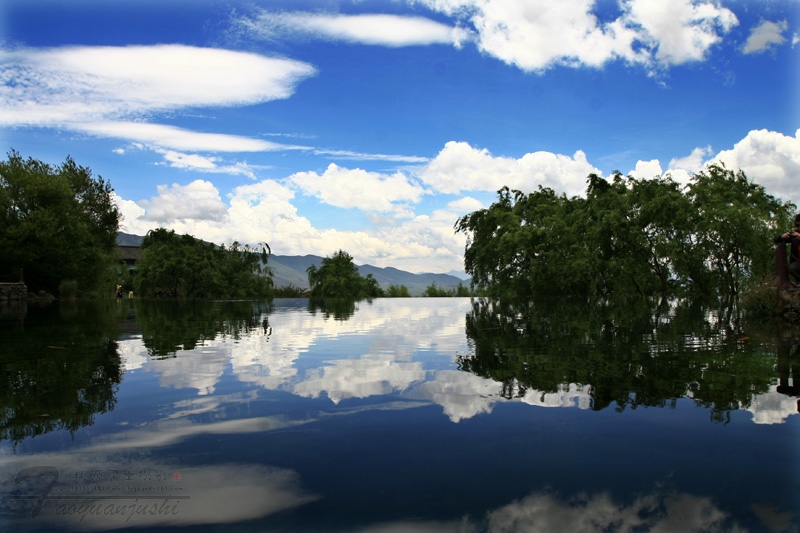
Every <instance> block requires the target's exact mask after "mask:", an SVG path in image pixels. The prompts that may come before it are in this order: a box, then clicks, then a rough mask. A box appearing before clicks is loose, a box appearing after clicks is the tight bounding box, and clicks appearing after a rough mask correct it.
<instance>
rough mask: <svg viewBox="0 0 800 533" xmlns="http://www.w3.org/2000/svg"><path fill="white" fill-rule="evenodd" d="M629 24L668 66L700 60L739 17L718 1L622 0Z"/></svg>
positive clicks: (659, 59)
mask: <svg viewBox="0 0 800 533" xmlns="http://www.w3.org/2000/svg"><path fill="white" fill-rule="evenodd" d="M622 5H623V8H624V9H625V11H626V15H625V17H624V18H625V20H626V25H627V26H628V27H631V28H636V29H637V30H638V31H639V39H640V40H641V41H642V42H643V43H644V44H645V45H646V46H647V47H648V48H649V50H650V53H652V54H654V57H655V59H656V61H657V62H658V63H659V64H661V65H665V66H670V65H680V64H682V63H686V62H690V61H700V60H702V59H703V58H704V56H705V54H706V52H707V51H708V50H709V49H710V48H711V47H712V46H713V45H715V44H717V43H719V42H720V40H721V39H722V37H721V34H724V33H727V32H729V31H730V30H731V29H732V28H733V27H734V26H736V25H737V24H738V23H739V21H738V20H737V18H736V15H734V14H733V12H732V11H730V10H729V9H726V8H724V7H721V6H720V5H719V4H718V3H716V2H704V1H697V0H670V1H669V2H663V1H662V0H631V1H629V2H623V3H622Z"/></svg>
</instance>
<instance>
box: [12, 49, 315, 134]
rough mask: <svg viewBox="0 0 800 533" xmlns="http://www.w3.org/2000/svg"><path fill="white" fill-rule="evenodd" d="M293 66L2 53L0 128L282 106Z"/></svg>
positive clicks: (302, 66)
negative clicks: (179, 111)
mask: <svg viewBox="0 0 800 533" xmlns="http://www.w3.org/2000/svg"><path fill="white" fill-rule="evenodd" d="M314 74H315V70H314V68H313V67H312V66H310V65H308V64H306V63H302V62H299V61H293V60H288V59H278V58H270V57H265V56H261V55H257V54H252V53H245V52H236V51H230V50H222V49H213V48H198V47H192V46H184V45H157V46H128V47H111V46H103V47H85V46H79V47H64V48H51V49H19V50H13V51H8V50H5V51H0V81H2V86H0V124H2V125H39V126H43V125H63V124H70V123H75V122H94V121H105V120H117V119H121V118H122V119H124V118H131V117H142V116H145V115H147V114H150V113H153V112H162V111H167V110H174V109H180V108H186V107H194V106H234V105H236V106H240V105H247V104H256V103H261V102H267V101H270V100H275V99H282V98H288V97H289V96H291V95H292V93H293V92H294V87H295V85H296V84H297V83H298V82H299V81H301V80H302V79H304V78H307V77H309V76H312V75H314Z"/></svg>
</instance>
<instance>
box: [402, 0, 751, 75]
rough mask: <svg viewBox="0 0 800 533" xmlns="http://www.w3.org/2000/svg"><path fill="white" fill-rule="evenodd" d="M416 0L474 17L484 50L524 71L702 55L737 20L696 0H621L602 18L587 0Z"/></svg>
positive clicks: (675, 61) (468, 19)
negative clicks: (616, 12) (616, 11)
mask: <svg viewBox="0 0 800 533" xmlns="http://www.w3.org/2000/svg"><path fill="white" fill-rule="evenodd" d="M417 3H421V4H424V5H426V6H427V7H428V8H430V9H432V10H434V11H438V12H441V13H445V14H447V15H449V16H453V17H455V18H457V19H458V20H459V21H460V22H462V23H463V24H471V25H472V26H473V27H474V29H475V32H476V38H475V40H476V42H477V45H478V47H479V48H480V50H481V51H483V52H484V53H486V54H488V55H490V56H493V57H496V58H498V59H500V60H502V61H504V62H506V63H508V64H510V65H515V66H517V67H518V68H520V69H522V70H526V71H542V70H545V69H547V68H550V67H552V66H554V65H567V66H590V67H600V66H602V65H603V64H605V63H606V62H608V61H612V60H616V59H620V60H623V61H626V62H629V63H633V64H643V65H648V66H650V65H655V66H662V67H669V66H673V65H679V64H683V63H686V62H691V61H699V60H702V59H703V58H704V57H705V55H706V53H707V52H708V50H709V49H710V48H711V47H712V46H714V45H715V44H717V43H719V42H720V41H721V39H722V36H723V35H724V34H726V33H728V32H729V31H730V30H731V28H732V27H734V26H735V25H736V24H738V20H737V19H736V16H735V15H734V14H733V12H731V11H730V10H728V9H726V8H723V7H721V6H719V5H718V4H717V3H716V2H710V1H698V0H676V1H672V2H660V1H658V0H628V1H624V0H623V1H621V2H620V6H621V8H622V14H621V16H619V17H618V18H616V19H614V20H611V21H608V22H605V23H603V22H601V21H600V20H599V18H598V16H597V14H596V12H595V11H594V10H595V8H596V2H594V1H592V0H563V1H560V2H551V1H549V0H531V1H527V2H517V1H515V0H417Z"/></svg>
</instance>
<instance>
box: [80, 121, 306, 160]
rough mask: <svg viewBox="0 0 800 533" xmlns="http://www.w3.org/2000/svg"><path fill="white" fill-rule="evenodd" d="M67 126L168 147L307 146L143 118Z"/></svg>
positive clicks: (222, 149)
mask: <svg viewBox="0 0 800 533" xmlns="http://www.w3.org/2000/svg"><path fill="white" fill-rule="evenodd" d="M68 127H69V128H70V129H73V130H76V131H80V132H83V133H88V134H91V135H97V136H99V137H111V138H115V139H125V140H128V141H134V142H138V143H144V144H146V145H149V146H157V147H162V148H167V149H172V150H190V151H195V150H197V151H201V150H202V151H207V152H271V151H276V150H305V149H307V147H304V146H297V145H288V144H279V143H273V142H270V141H264V140H261V139H252V138H250V137H242V136H239V135H227V134H220V133H200V132H196V131H191V130H187V129H183V128H178V127H175V126H167V125H164V124H150V123H147V122H125V121H114V122H111V121H100V122H91V123H80V124H69V125H68Z"/></svg>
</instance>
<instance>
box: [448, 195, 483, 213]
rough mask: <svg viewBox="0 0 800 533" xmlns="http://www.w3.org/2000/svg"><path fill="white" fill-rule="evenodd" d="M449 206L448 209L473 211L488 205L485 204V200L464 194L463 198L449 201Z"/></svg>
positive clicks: (461, 211)
mask: <svg viewBox="0 0 800 533" xmlns="http://www.w3.org/2000/svg"><path fill="white" fill-rule="evenodd" d="M447 207H448V209H451V210H453V211H457V212H459V213H471V212H472V211H477V210H478V209H483V208H484V207H486V206H485V205H483V202H481V201H480V200H476V199H475V198H472V197H471V196H464V197H463V198H459V199H458V200H453V201H452V202H450V203H448V204H447Z"/></svg>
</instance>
